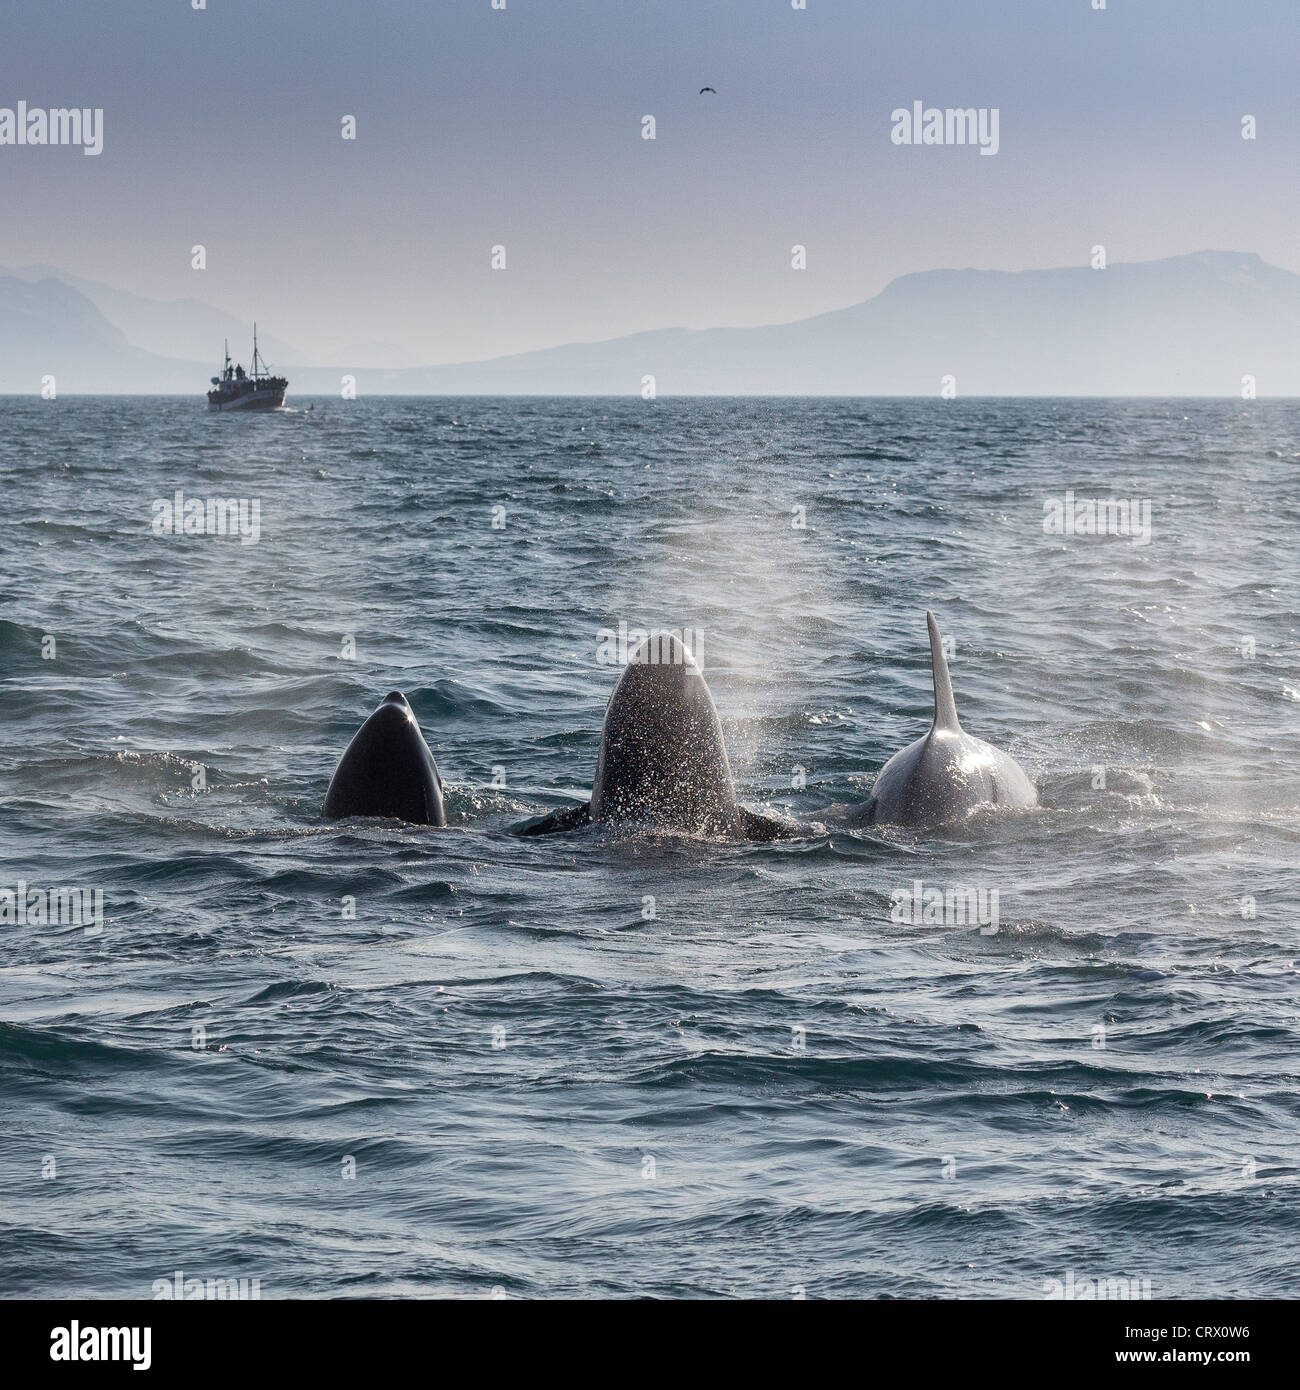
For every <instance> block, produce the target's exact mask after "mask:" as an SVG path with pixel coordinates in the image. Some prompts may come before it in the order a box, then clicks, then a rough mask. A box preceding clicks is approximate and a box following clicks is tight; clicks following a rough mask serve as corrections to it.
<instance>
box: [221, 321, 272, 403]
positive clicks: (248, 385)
mask: <svg viewBox="0 0 1300 1390" xmlns="http://www.w3.org/2000/svg"><path fill="white" fill-rule="evenodd" d="M212 387H213V389H212V390H211V391H209V392H208V409H209V410H279V408H280V407H281V406H282V405H283V404H284V393H285V392H286V391H287V390H288V389H289V383H288V381H287V380H286V379H285V378H284V377H282V376H272V374H271V372H270V369H269V368H268V367H267V365H266V363H265V361H264V360H263V359H262V355H261V353H259V352H258V350H257V325H256V324H254V325H253V369H252V371H251V372H246V371H245V370H244V368H243V366H242V365H241V364H239V363H236V364H235V365H233V366H232V365H231V362H230V341H229V339H227V341H226V363H225V366H224V367H223V368H222V369H221V375H220V376H214V377H213V378H212Z"/></svg>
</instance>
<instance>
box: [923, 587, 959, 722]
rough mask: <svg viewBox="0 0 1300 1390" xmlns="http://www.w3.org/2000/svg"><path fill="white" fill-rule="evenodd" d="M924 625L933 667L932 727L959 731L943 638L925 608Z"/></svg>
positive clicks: (936, 624) (932, 616)
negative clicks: (928, 639) (926, 628)
mask: <svg viewBox="0 0 1300 1390" xmlns="http://www.w3.org/2000/svg"><path fill="white" fill-rule="evenodd" d="M925 622H926V626H927V627H928V628H929V629H930V662H931V664H932V665H933V667H934V727H935V728H936V729H951V730H952V731H953V732H954V733H960V732H961V723H960V722H959V721H958V719H957V702H956V701H955V700H954V699H953V698H952V677H951V676H950V675H949V674H948V658H947V657H946V656H944V654H943V638H942V637H940V636H939V624H938V623H936V622H935V620H934V614H933V613H931V612H930V611H929V609H926V613H925Z"/></svg>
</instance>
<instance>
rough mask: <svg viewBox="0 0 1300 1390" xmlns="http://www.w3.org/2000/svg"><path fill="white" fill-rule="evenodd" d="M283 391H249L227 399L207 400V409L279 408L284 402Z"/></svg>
mask: <svg viewBox="0 0 1300 1390" xmlns="http://www.w3.org/2000/svg"><path fill="white" fill-rule="evenodd" d="M284 396H285V393H284V392H283V391H250V392H249V393H248V394H247V395H246V396H235V397H234V398H233V399H231V400H228V401H209V402H208V409H209V410H279V409H280V407H281V406H282V405H283V404H284Z"/></svg>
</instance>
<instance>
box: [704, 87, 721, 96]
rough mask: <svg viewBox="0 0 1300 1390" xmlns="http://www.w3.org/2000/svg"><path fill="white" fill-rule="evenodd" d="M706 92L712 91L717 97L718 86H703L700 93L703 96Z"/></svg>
mask: <svg viewBox="0 0 1300 1390" xmlns="http://www.w3.org/2000/svg"><path fill="white" fill-rule="evenodd" d="M705 92H712V93H713V95H714V96H715V97H716V96H717V95H718V89H717V88H716V87H701V88H700V95H701V96H703V95H704V93H705Z"/></svg>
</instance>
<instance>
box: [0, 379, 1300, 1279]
mask: <svg viewBox="0 0 1300 1390" xmlns="http://www.w3.org/2000/svg"><path fill="white" fill-rule="evenodd" d="M291 401H292V398H291ZM293 404H294V405H295V409H293V410H291V411H286V412H285V413H283V414H277V415H274V416H265V417H240V416H224V415H223V416H216V417H210V416H209V415H208V414H207V413H206V412H205V411H204V410H203V409H201V403H196V402H195V401H190V400H176V399H165V400H164V399H157V400H145V399H121V400H113V399H89V398H84V399H76V398H71V399H60V400H58V401H56V402H39V401H35V400H32V401H26V400H17V399H12V398H11V399H7V400H5V401H4V402H3V404H2V405H0V420H2V422H3V429H0V497H2V498H3V511H4V521H5V524H4V527H3V531H2V532H0V537H2V539H0V546H3V552H2V554H3V563H2V564H0V719H2V721H3V729H4V738H3V741H2V745H0V888H9V889H16V886H17V884H18V883H19V882H25V883H27V884H28V885H29V890H30V888H38V889H53V888H56V887H59V886H81V887H84V888H85V889H87V890H89V891H91V892H92V893H93V892H94V890H99V891H101V892H102V895H103V919H102V923H101V924H100V928H99V929H98V930H95V929H94V927H93V924H92V930H90V931H89V932H88V931H87V930H86V929H85V927H84V925H78V924H75V923H71V924H70V923H67V922H63V923H54V924H51V923H48V922H36V923H33V922H31V921H27V922H22V923H20V922H10V923H7V924H3V925H0V940H2V941H3V943H4V955H3V961H2V962H0V1184H2V1185H0V1294H3V1295H7V1296H18V1295H38V1296H61V1295H114V1296H120V1297H127V1298H149V1297H151V1296H153V1293H154V1288H153V1285H154V1282H155V1281H156V1280H160V1279H163V1280H167V1281H169V1282H170V1281H171V1280H172V1279H173V1276H174V1273H175V1272H176V1271H182V1272H183V1274H184V1277H185V1278H191V1277H193V1278H200V1279H238V1278H245V1279H249V1280H254V1279H255V1280H257V1281H258V1289H259V1291H260V1294H261V1296H262V1297H263V1298H271V1297H316V1296H331V1295H342V1294H348V1295H438V1296H490V1295H492V1294H494V1293H495V1294H497V1295H501V1294H504V1295H506V1296H524V1297H556V1296H580V1297H628V1296H637V1297H640V1296H649V1297H663V1296H710V1297H712V1296H751V1297H770V1298H787V1297H796V1296H799V1295H800V1294H801V1293H802V1294H804V1295H806V1296H807V1297H810V1298H812V1297H885V1296H890V1297H973V1298H1024V1297H1027V1298H1039V1297H1043V1296H1044V1294H1045V1293H1046V1292H1048V1291H1050V1290H1051V1289H1052V1287H1053V1285H1052V1281H1054V1280H1055V1281H1060V1282H1061V1283H1065V1281H1067V1279H1068V1278H1070V1277H1071V1276H1072V1278H1073V1281H1074V1285H1073V1287H1077V1286H1078V1285H1079V1284H1080V1283H1081V1281H1083V1280H1085V1279H1092V1280H1103V1281H1104V1280H1123V1281H1130V1280H1131V1281H1134V1282H1133V1284H1132V1285H1131V1288H1132V1291H1133V1292H1135V1293H1136V1292H1139V1291H1143V1292H1146V1291H1149V1292H1150V1293H1151V1295H1152V1296H1153V1297H1156V1298H1160V1297H1183V1296H1193V1295H1204V1296H1223V1295H1242V1296H1257V1297H1259V1296H1264V1297H1268V1296H1279V1295H1286V1294H1294V1293H1295V1292H1296V1290H1297V1278H1296V1274H1295V1257H1294V1251H1295V1248H1296V1245H1297V1242H1298V1241H1300V1201H1298V1200H1297V1171H1298V1169H1300V1098H1298V1097H1297V1073H1298V1072H1300V1011H1298V1008H1297V995H1298V991H1300V975H1298V974H1297V960H1298V953H1300V883H1298V881H1297V859H1298V851H1300V595H1298V593H1297V580H1298V577H1300V575H1298V566H1297V559H1298V558H1300V544H1298V543H1297V531H1298V529H1300V405H1296V404H1293V403H1285V402H1191V401H1074V402H1070V401H1048V400H1034V401H960V400H959V401H953V402H940V401H933V402H927V401H870V400H868V401H854V400H823V401H780V400H746V401H740V400H660V401H657V402H653V403H647V402H643V401H640V400H628V401H622V400H608V399H596V400H493V399H474V400H410V399H378V400H361V401H356V402H347V403H345V402H341V401H327V400H320V401H316V402H314V403H311V402H306V401H297V402H294V403H293ZM308 405H312V407H313V408H311V409H308V408H307V406H308ZM177 490H180V491H182V492H183V494H184V495H185V496H187V497H198V498H208V497H223V498H224V497H233V498H240V499H245V500H247V501H249V502H250V503H251V502H253V501H256V502H257V504H258V507H259V522H260V533H259V536H258V539H257V540H256V542H255V543H249V544H245V543H242V542H241V540H239V539H238V538H232V537H216V536H185V535H180V536H176V535H156V534H154V533H153V530H152V526H151V522H152V518H153V515H154V503H155V501H161V500H165V499H170V498H172V497H173V496H174V494H175V493H176V491H177ZM1067 490H1072V491H1073V493H1074V494H1075V496H1076V498H1111V497H1116V498H1131V499H1137V501H1138V502H1139V504H1140V503H1142V502H1147V503H1149V504H1150V508H1151V511H1150V518H1151V535H1150V539H1149V541H1148V542H1146V543H1143V541H1142V539H1141V538H1140V537H1139V538H1138V539H1134V538H1132V537H1130V536H1125V535H1105V536H1095V535H1072V536H1071V535H1059V534H1051V533H1049V532H1047V531H1045V530H1044V515H1045V504H1048V503H1050V502H1051V501H1052V499H1063V498H1064V496H1065V494H1066V492H1067ZM1139 515H1140V506H1139ZM250 516H251V513H250ZM494 523H495V524H494ZM927 608H931V609H933V610H934V611H935V613H936V615H937V616H938V618H939V621H940V623H941V626H942V627H943V630H944V633H945V635H946V636H947V637H949V638H950V639H952V642H953V644H954V645H953V654H952V661H951V665H952V672H953V681H954V685H955V688H956V693H957V702H958V708H959V710H960V712H961V714H962V717H963V720H964V723H965V725H966V727H967V729H968V730H969V731H970V732H972V733H975V734H977V735H979V736H982V737H984V738H986V739H988V740H990V741H992V742H994V743H996V744H998V745H999V746H1001V747H1004V748H1006V749H1007V750H1008V751H1010V752H1011V753H1013V754H1014V755H1015V756H1016V757H1017V758H1018V759H1019V760H1020V761H1021V763H1022V764H1023V765H1024V766H1025V767H1026V769H1027V770H1028V771H1029V772H1030V773H1031V775H1033V776H1034V777H1035V779H1036V780H1037V782H1038V784H1039V787H1040V792H1041V797H1042V806H1041V808H1040V809H1039V810H1037V811H1035V812H1031V813H1026V814H1019V815H1007V816H1001V817H999V816H992V817H984V818H978V819H977V821H976V822H975V823H973V824H970V825H967V826H964V827H962V828H959V829H954V830H952V831H949V832H947V833H945V834H944V835H942V836H933V837H927V838H922V839H914V838H909V837H907V836H903V835H899V834H894V833H890V832H885V831H879V830H861V829H851V828H847V827H846V826H845V824H844V823H843V820H842V816H841V811H839V810H837V809H836V808H837V807H839V808H843V807H844V806H845V805H847V804H851V803H854V802H858V801H861V800H863V799H864V798H865V797H866V796H867V795H868V793H869V789H870V784H871V779H872V777H873V775H874V774H875V772H877V771H878V770H879V768H880V767H881V766H882V764H883V763H884V762H885V760H886V759H887V758H888V757H889V756H890V755H891V754H892V753H893V752H895V751H896V750H897V749H899V748H901V747H902V746H903V745H904V744H906V743H908V742H910V741H911V740H912V739H913V738H915V737H917V736H918V735H919V734H920V733H922V732H923V731H924V729H925V727H926V726H927V723H928V718H929V711H930V690H929V661H928V655H927V646H926V632H925V621H924V613H925V610H926V609H927ZM620 623H626V624H627V625H628V627H629V628H631V629H635V628H649V627H660V626H666V627H673V628H680V627H691V628H694V629H697V630H698V631H699V632H700V633H701V634H702V635H701V637H700V639H699V640H700V645H701V659H702V663H703V666H704V670H705V675H706V677H707V679H708V681H709V684H710V687H711V689H712V691H713V694H714V697H715V699H716V701H717V704H718V706H719V710H720V712H721V714H722V717H723V721H724V727H725V730H726V735H727V739H728V745H729V749H730V754H731V759H732V763H733V769H734V771H735V774H736V778H737V782H738V785H739V788H740V792H741V795H742V799H744V800H745V801H746V802H747V803H748V804H749V805H751V806H753V807H756V808H759V809H764V810H767V811H770V812H783V813H786V814H789V815H790V816H792V817H794V818H795V819H796V820H797V821H798V824H799V831H798V834H797V835H796V836H795V837H794V838H792V839H789V840H786V841H782V842H777V843H771V844H749V843H727V842H712V841H707V840H699V839H690V838H678V837H673V836H669V835H653V834H648V833H647V834H634V833H629V832H611V831H609V830H607V829H602V828H599V827H596V828H589V829H586V830H583V831H579V832H577V833H574V834H571V835H561V836H550V837H545V838H540V839H526V838H521V837H519V836H518V835H517V834H516V833H515V830H516V828H517V827H518V826H519V825H520V824H521V823H522V822H524V821H525V820H526V819H527V818H528V817H530V816H532V815H536V814H538V813H540V812H542V811H545V810H549V809H552V808H555V807H558V806H561V805H565V804H568V803H570V802H574V801H577V800H579V799H581V798H583V797H585V795H586V792H587V790H588V789H589V787H590V784H591V776H592V771H593V767H594V762H595V755H596V748H597V742H598V737H599V730H600V723H601V717H602V713H603V709H604V704H605V701H606V699H607V698H608V695H609V692H610V690H611V688H612V686H613V682H614V679H615V677H616V675H617V668H615V667H613V666H611V665H609V664H608V663H605V662H602V661H601V660H600V659H599V655H600V646H599V644H600V634H601V631H602V629H613V630H615V631H617V629H618V625H619V624H620ZM51 638H52V639H53V643H52V645H51V642H50V640H49V639H51ZM353 647H354V648H355V650H354V651H353V650H352V648H353ZM392 688H399V689H401V690H403V691H404V692H405V693H406V695H407V696H408V698H409V699H410V701H411V703H412V705H413V707H414V709H415V711H416V714H417V716H418V718H419V720H420V723H421V726H422V728H423V730H424V733H425V736H426V738H427V739H428V741H429V743H430V746H431V747H432V748H433V750H434V752H435V754H436V756H437V758H438V761H439V765H440V768H441V771H442V775H443V777H444V779H445V781H446V782H447V783H448V787H449V801H448V808H449V815H450V820H451V825H450V826H449V827H448V828H447V829H445V830H432V829H428V828H416V827H411V826H404V825H399V824H396V823H386V822H378V821H352V822H342V823H330V822H326V821H324V820H323V819H322V817H321V815H320V806H321V802H322V800H323V798H324V794H325V789H326V786H327V783H328V780H329V776H330V773H331V771H332V770H333V767H334V764H335V762H336V761H337V759H338V756H339V755H340V753H341V752H342V750H343V748H344V747H345V746H346V744H347V742H348V739H349V738H350V737H351V735H352V734H353V732H354V731H355V730H356V728H357V727H358V726H359V725H360V723H361V722H362V720H363V719H364V718H365V717H366V715H367V714H368V713H369V712H370V711H371V709H372V708H373V707H374V706H375V705H376V704H377V703H378V702H379V701H380V699H382V697H383V696H384V695H385V694H386V693H387V691H389V690H390V689H392ZM917 882H920V883H921V884H922V885H923V887H925V888H938V889H940V890H944V889H954V888H960V887H970V888H973V889H975V890H976V891H977V892H978V891H981V890H982V891H983V892H984V894H985V897H984V898H983V899H982V901H983V902H985V903H986V904H992V903H993V902H994V899H993V898H992V897H991V894H993V893H996V895H997V897H996V904H997V920H996V922H993V921H992V920H989V921H986V922H984V923H983V924H981V923H979V922H971V921H965V920H956V916H955V915H954V914H952V913H949V914H948V918H947V919H946V920H944V919H941V920H930V921H926V920H924V919H923V920H921V921H919V922H917V923H915V924H914V923H912V922H909V921H900V920H896V919H897V918H898V916H899V915H900V914H899V913H898V911H897V910H896V908H895V907H894V903H895V902H896V901H897V895H898V894H899V893H901V892H905V891H911V889H912V886H913V885H914V884H915V883H917ZM986 916H988V917H990V918H991V916H992V913H991V910H990V911H989V912H987V913H986ZM994 928H996V929H994ZM1148 1281H1149V1282H1148ZM1112 1287H1115V1286H1112ZM1123 1287H1124V1288H1128V1287H1130V1286H1129V1285H1128V1284H1125V1285H1124V1286H1123Z"/></svg>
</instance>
